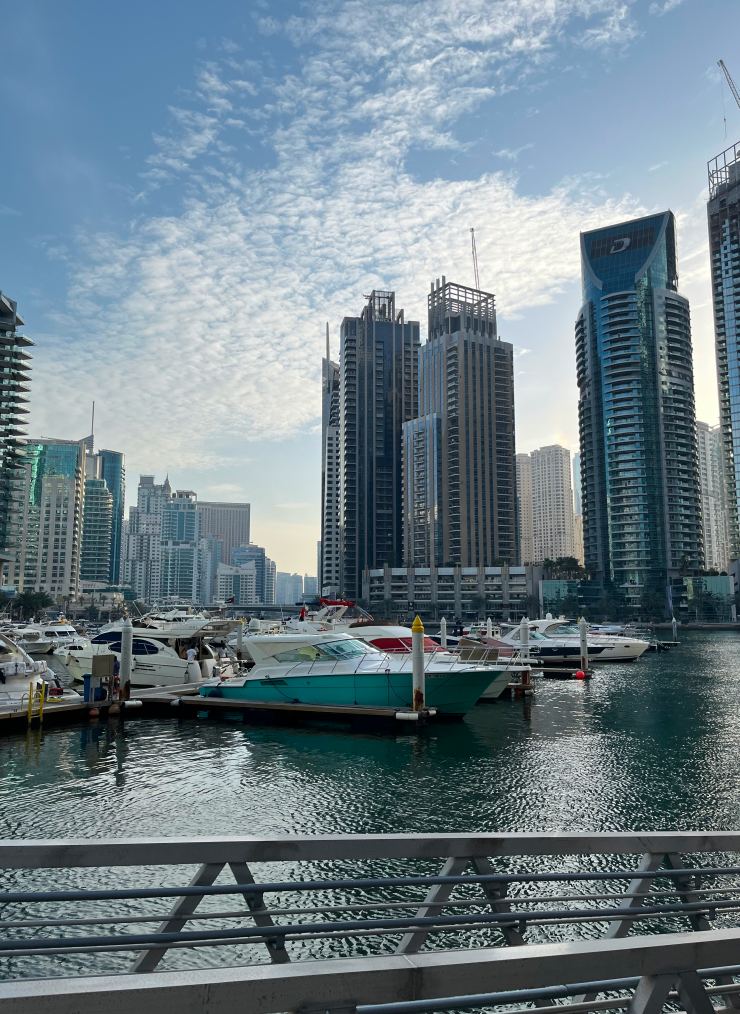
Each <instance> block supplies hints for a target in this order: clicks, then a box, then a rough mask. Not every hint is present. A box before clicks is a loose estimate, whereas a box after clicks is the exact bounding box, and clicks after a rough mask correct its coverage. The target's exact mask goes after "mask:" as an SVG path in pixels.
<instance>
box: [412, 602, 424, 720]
mask: <svg viewBox="0 0 740 1014" xmlns="http://www.w3.org/2000/svg"><path fill="white" fill-rule="evenodd" d="M411 671H412V674H413V677H412V679H413V691H414V711H423V710H424V708H425V706H426V705H425V703H424V624H423V623H422V622H421V620H420V619H419V617H418V616H417V617H416V619H415V620H414V623H413V626H412V627H411Z"/></svg>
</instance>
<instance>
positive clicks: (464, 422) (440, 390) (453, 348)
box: [403, 276, 518, 566]
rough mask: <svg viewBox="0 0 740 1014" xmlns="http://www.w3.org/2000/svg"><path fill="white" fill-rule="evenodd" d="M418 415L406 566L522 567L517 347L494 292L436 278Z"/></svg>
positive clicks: (410, 443) (407, 497)
mask: <svg viewBox="0 0 740 1014" xmlns="http://www.w3.org/2000/svg"><path fill="white" fill-rule="evenodd" d="M428 322H429V337H428V340H427V342H426V343H425V345H423V346H422V348H421V350H420V355H419V410H420V411H419V415H418V417H417V418H415V419H413V420H412V421H409V422H407V423H405V424H404V435H403V447H404V467H403V474H404V536H405V538H404V559H405V561H406V562H407V563H408V564H413V565H415V566H416V565H420V564H421V563H424V564H425V565H427V566H429V565H434V566H439V565H440V564H441V563H442V564H444V565H445V566H447V565H450V566H489V565H493V564H494V563H495V561H497V560H499V561H504V562H506V563H510V564H514V563H516V560H517V557H518V545H517V544H518V531H517V521H516V471H515V460H514V459H515V455H514V383H513V351H514V350H513V346H512V345H510V344H509V343H507V342H502V341H500V340H499V338H498V334H497V329H496V310H495V298H494V296H493V295H492V294H491V293H490V292H483V291H481V290H479V289H471V288H468V287H467V286H465V285H457V284H455V283H453V282H448V281H447V280H446V279H445V278H444V276H443V277H442V281H441V283H440V281H439V279H437V282H436V283H434V282H432V285H431V291H430V293H429V297H428Z"/></svg>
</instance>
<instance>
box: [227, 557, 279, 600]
mask: <svg viewBox="0 0 740 1014" xmlns="http://www.w3.org/2000/svg"><path fill="white" fill-rule="evenodd" d="M246 563H254V567H255V574H256V584H255V595H256V597H257V598H256V601H257V602H259V603H260V604H261V605H264V606H270V605H272V604H273V603H274V602H275V582H276V575H277V567H276V566H275V564H274V563H273V562H272V560H271V559H270V558H269V557H268V556H267V555H266V554H265V551H264V549H263V548H262V546H255V545H254V543H251V542H250V543H249V544H248V545H245V546H234V548H233V549H232V550H231V566H232V567H241V566H243V565H244V564H246Z"/></svg>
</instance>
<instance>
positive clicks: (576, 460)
mask: <svg viewBox="0 0 740 1014" xmlns="http://www.w3.org/2000/svg"><path fill="white" fill-rule="evenodd" d="M573 513H574V514H582V513H583V510H582V508H581V455H580V454H578V453H577V452H576V453H575V454H574V455H573Z"/></svg>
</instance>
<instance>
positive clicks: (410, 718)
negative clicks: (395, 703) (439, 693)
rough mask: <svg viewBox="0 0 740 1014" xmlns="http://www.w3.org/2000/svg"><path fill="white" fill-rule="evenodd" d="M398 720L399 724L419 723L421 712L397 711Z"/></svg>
mask: <svg viewBox="0 0 740 1014" xmlns="http://www.w3.org/2000/svg"><path fill="white" fill-rule="evenodd" d="M396 718H397V719H398V720H399V722H418V721H419V712H418V711H397V712H396Z"/></svg>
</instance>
